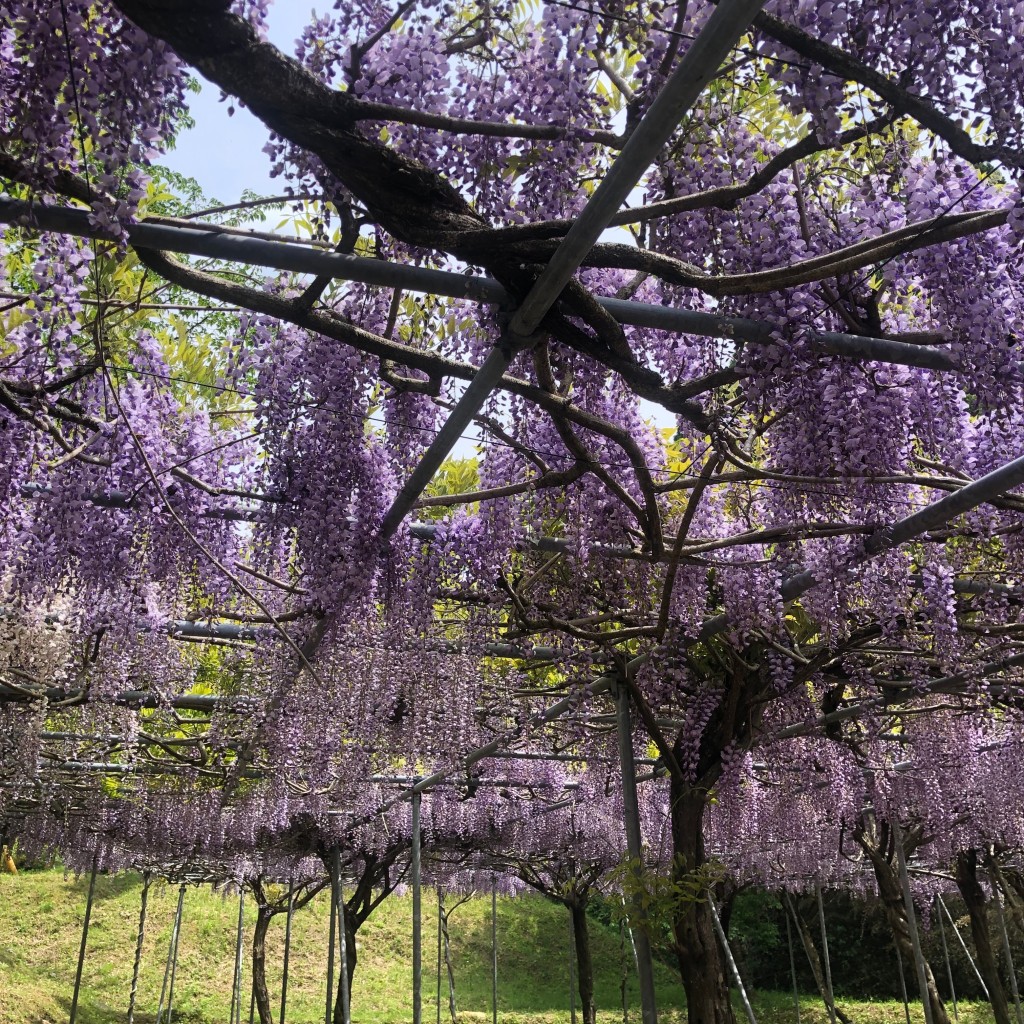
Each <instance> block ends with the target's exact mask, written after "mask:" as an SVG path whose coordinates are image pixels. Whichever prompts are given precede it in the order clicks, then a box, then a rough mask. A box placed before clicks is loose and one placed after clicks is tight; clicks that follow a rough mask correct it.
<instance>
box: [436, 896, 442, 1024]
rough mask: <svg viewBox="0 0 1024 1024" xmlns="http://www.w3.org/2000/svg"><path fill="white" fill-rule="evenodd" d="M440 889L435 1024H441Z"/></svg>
mask: <svg viewBox="0 0 1024 1024" xmlns="http://www.w3.org/2000/svg"><path fill="white" fill-rule="evenodd" d="M442 908H443V904H442V903H441V887H440V886H438V887H437V1024H441V911H442Z"/></svg>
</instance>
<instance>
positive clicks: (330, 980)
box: [324, 849, 338, 1024]
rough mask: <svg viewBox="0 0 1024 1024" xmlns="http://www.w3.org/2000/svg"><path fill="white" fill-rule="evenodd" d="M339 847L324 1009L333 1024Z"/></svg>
mask: <svg viewBox="0 0 1024 1024" xmlns="http://www.w3.org/2000/svg"><path fill="white" fill-rule="evenodd" d="M336 854H337V849H334V850H332V851H331V867H330V871H331V923H330V928H329V931H328V934H327V1003H326V1007H325V1009H324V1024H331V1021H332V1019H333V1017H334V943H335V939H336V934H337V930H338V879H337V875H336V874H335V871H334V864H335V855H336Z"/></svg>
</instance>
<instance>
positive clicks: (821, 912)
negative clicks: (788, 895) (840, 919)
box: [814, 883, 836, 1024]
mask: <svg viewBox="0 0 1024 1024" xmlns="http://www.w3.org/2000/svg"><path fill="white" fill-rule="evenodd" d="M814 893H815V895H816V896H817V898H818V925H819V927H820V928H821V953H822V958H823V959H824V961H825V991H826V992H827V993H828V1016H829V1020H830V1021H831V1022H832V1024H836V997H835V993H834V992H833V991H832V961H831V959H830V958H829V955H828V931H827V930H826V929H825V903H824V901H823V900H822V898H821V885H820V884H819V883H816V884H815V886H814Z"/></svg>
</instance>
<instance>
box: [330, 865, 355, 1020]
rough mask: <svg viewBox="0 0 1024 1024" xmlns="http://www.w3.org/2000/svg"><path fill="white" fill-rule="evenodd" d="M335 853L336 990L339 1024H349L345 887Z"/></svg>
mask: <svg viewBox="0 0 1024 1024" xmlns="http://www.w3.org/2000/svg"><path fill="white" fill-rule="evenodd" d="M336 852H337V860H336V861H335V869H334V870H335V874H336V875H337V877H338V990H339V992H340V993H341V1024H351V1022H352V1007H351V1006H350V1005H349V976H348V931H347V929H346V926H345V887H344V886H343V885H342V884H341V853H340V851H336Z"/></svg>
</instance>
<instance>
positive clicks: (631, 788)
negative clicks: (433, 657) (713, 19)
mask: <svg viewBox="0 0 1024 1024" xmlns="http://www.w3.org/2000/svg"><path fill="white" fill-rule="evenodd" d="M720 9H721V8H719V10H720ZM616 699H617V711H618V733H619V762H620V765H621V770H622V805H623V811H624V814H625V819H626V820H625V827H626V849H627V851H628V853H629V860H630V863H631V866H632V870H633V872H634V877H635V878H636V879H637V884H638V885H639V878H640V873H641V872H642V871H643V852H644V851H643V835H642V833H641V831H640V804H639V801H638V799H637V794H636V763H635V761H634V760H633V719H632V716H631V714H630V707H629V690H628V689H627V688H626V686H625V684H624V683H621V682H620V683H619V689H618V694H617V698H616ZM630 902H631V903H632V906H631V907H630V908H629V910H630V916H635V918H636V921H637V924H638V927H637V929H636V931H635V933H634V935H633V947H634V949H635V950H636V967H637V974H638V975H639V980H640V1012H641V1019H642V1021H643V1024H658V1004H657V1001H656V997H655V991H654V961H653V960H652V958H651V942H650V938H649V937H648V935H647V931H646V929H645V927H644V924H645V922H644V911H643V909H642V907H641V905H640V900H639V898H638V894H634V896H633V898H632V900H631V901H630Z"/></svg>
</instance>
